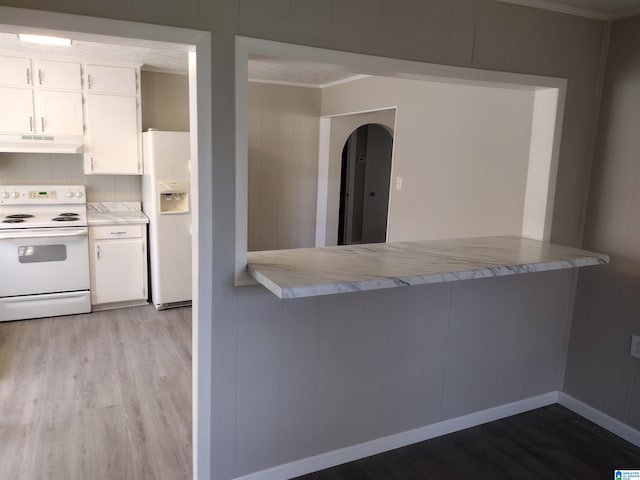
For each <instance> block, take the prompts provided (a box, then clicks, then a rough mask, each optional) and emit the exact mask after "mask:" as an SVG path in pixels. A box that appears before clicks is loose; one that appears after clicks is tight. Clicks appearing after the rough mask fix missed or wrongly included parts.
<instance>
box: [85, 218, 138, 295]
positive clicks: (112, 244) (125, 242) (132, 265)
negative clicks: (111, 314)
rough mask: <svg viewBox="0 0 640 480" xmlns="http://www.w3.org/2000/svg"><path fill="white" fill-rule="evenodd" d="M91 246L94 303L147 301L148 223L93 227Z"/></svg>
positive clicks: (90, 231)
mask: <svg viewBox="0 0 640 480" xmlns="http://www.w3.org/2000/svg"><path fill="white" fill-rule="evenodd" d="M89 248H90V249H91V258H90V260H91V304H92V305H98V306H109V305H105V304H111V305H112V306H118V304H125V305H133V304H142V303H146V302H147V296H148V295H147V281H148V280H147V236H146V225H106V226H102V225H101V226H93V227H90V228H89ZM114 304H115V305H114Z"/></svg>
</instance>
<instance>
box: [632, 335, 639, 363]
mask: <svg viewBox="0 0 640 480" xmlns="http://www.w3.org/2000/svg"><path fill="white" fill-rule="evenodd" d="M630 355H631V356H632V357H634V358H640V335H631V352H630Z"/></svg>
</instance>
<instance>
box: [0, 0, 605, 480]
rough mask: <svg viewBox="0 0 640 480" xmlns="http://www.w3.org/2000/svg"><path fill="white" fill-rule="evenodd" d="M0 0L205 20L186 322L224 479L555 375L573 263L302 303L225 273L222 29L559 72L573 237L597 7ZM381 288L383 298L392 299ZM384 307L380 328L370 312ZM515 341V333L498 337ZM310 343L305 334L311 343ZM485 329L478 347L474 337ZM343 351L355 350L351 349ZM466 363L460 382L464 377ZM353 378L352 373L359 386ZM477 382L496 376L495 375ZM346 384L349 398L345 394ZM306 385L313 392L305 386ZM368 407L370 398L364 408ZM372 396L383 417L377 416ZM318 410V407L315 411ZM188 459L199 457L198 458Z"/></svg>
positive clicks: (592, 86) (430, 0) (227, 146)
mask: <svg viewBox="0 0 640 480" xmlns="http://www.w3.org/2000/svg"><path fill="white" fill-rule="evenodd" d="M0 3H1V4H4V5H12V6H23V7H31V8H41V9H42V8H45V9H57V10H58V11H65V12H72V13H78V14H86V15H95V16H106V17H112V18H118V19H123V20H129V21H144V22H151V23H159V24H164V25H174V26H184V27H193V28H199V29H203V30H208V31H211V33H212V62H213V67H212V71H213V77H214V82H213V87H212V88H213V89H212V105H213V129H212V132H211V136H212V144H213V158H212V159H211V160H210V159H206V158H202V159H200V161H202V162H208V161H212V162H213V163H212V169H213V172H212V178H211V179H210V182H211V183H210V185H211V188H212V191H213V199H212V203H211V204H203V205H201V208H200V212H201V213H202V215H201V216H200V218H199V219H198V220H199V222H200V225H201V226H202V228H203V230H205V231H211V232H212V235H213V240H212V242H213V243H212V245H204V246H203V247H202V248H205V249H208V250H209V251H210V252H211V255H210V256H209V255H207V256H205V257H203V258H211V259H212V263H211V264H208V265H207V264H204V263H202V264H201V265H200V267H201V270H202V272H201V278H203V279H208V278H209V275H212V279H213V280H212V285H211V293H212V295H211V296H210V297H205V296H204V295H203V296H201V298H200V301H202V302H207V304H208V305H212V311H213V315H212V316H213V318H211V319H209V318H201V319H199V321H200V322H202V323H203V325H205V324H209V322H211V334H212V337H211V347H212V359H211V365H201V368H203V369H204V370H205V371H207V372H210V374H211V379H212V382H213V405H212V409H213V411H212V414H213V417H212V423H211V428H212V432H211V439H212V443H213V450H212V452H211V455H212V457H211V460H212V464H211V465H212V469H213V478H214V480H227V479H230V478H233V477H234V476H235V475H237V474H241V473H245V472H250V471H255V470H258V469H262V468H267V467H269V466H273V465H276V464H278V463H281V462H284V461H288V460H292V459H295V458H301V457H304V456H306V455H310V454H313V453H318V452H321V451H323V450H327V449H331V448H337V447H340V446H345V445H348V444H352V443H354V442H357V441H361V440H365V439H371V438H375V437H377V436H379V435H380V434H381V433H385V432H392V431H400V430H404V429H407V428H413V427H418V426H420V425H424V424H425V423H428V422H431V421H432V420H433V419H434V418H437V415H438V413H443V414H444V415H446V416H450V415H459V414H461V413H463V412H470V411H475V410H479V409H482V408H486V407H488V406H491V405H497V404H501V403H504V402H508V401H511V400H514V399H516V398H523V397H527V396H529V395H532V394H535V393H540V392H545V391H548V390H550V389H555V388H557V387H558V386H559V383H560V382H559V380H557V379H556V377H557V376H558V375H559V371H560V369H561V366H562V359H561V356H557V355H556V353H555V352H557V348H558V347H557V344H556V342H560V341H561V340H560V338H559V337H558V334H559V332H558V330H557V329H558V328H559V327H558V325H559V324H562V323H563V322H566V321H567V316H568V312H567V309H568V307H569V305H568V299H569V297H570V295H569V293H570V292H571V285H572V275H571V273H570V272H556V273H548V274H542V275H537V274H536V275H526V276H518V277H505V278H502V279H491V280H486V281H485V280H482V281H477V282H475V281H474V282H465V283H460V284H457V285H453V284H452V285H445V286H439V287H423V288H413V289H406V290H405V289H401V290H394V291H390V290H389V291H378V292H371V293H368V294H362V295H359V294H356V295H350V294H348V295H343V296H333V297H324V298H318V299H312V300H302V301H299V302H298V301H289V302H286V301H279V300H276V299H275V297H274V296H273V295H272V294H270V293H268V292H266V291H265V290H264V289H262V288H261V287H244V288H234V287H233V275H234V246H235V241H234V228H233V222H234V218H235V212H234V198H235V192H234V150H235V146H234V120H233V112H234V95H233V92H234V55H233V51H234V50H233V49H234V35H235V34H238V33H240V34H243V35H247V36H253V37H260V38H267V39H274V40H280V41H288V42H294V43H301V44H306V45H312V46H320V47H327V48H334V49H339V50H346V51H353V52H362V53H368V54H374V55H384V56H391V57H398V58H406V59H417V60H423V61H430V62H439V63H447V64H454V65H461V66H467V67H476V68H487V69H495V70H504V71H514V72H520V73H532V74H541V75H552V76H553V75H555V76H562V77H568V78H569V87H568V88H569V90H568V95H567V110H566V115H565V122H564V125H565V127H564V132H563V141H562V150H561V153H560V164H559V175H558V187H557V194H556V209H555V216H554V222H553V232H552V237H553V239H554V240H556V241H558V242H561V243H567V244H574V245H575V244H579V243H580V239H581V233H580V222H581V215H582V209H583V200H584V194H585V187H586V182H587V178H588V174H589V161H590V156H591V151H590V138H591V136H592V131H593V127H594V120H595V119H594V110H595V108H594V106H595V104H594V98H595V94H596V85H597V74H598V68H599V56H600V49H601V44H602V40H603V35H604V33H605V25H604V23H603V22H600V21H596V20H591V19H585V18H580V17H575V16H570V15H565V14H558V13H552V12H547V11H541V10H536V9H533V8H529V7H524V6H517V5H511V4H506V3H501V2H494V1H491V0H393V1H391V0H336V1H333V0H295V1H294V0H211V1H207V2H200V1H198V0H184V1H182V2H179V3H177V2H167V1H162V2H157V3H154V4H153V5H151V4H150V3H149V1H148V0H130V1H126V2H125V1H121V0H118V1H116V2H111V3H105V2H103V1H97V0H87V1H82V2H81V1H78V0H67V1H65V2H60V3H56V4H55V5H52V4H50V3H49V2H43V1H42V0H0ZM211 272H212V273H211ZM551 285H553V288H552V287H551ZM452 289H453V290H452ZM427 292H428V294H429V295H428V301H429V302H430V305H431V306H430V307H428V308H429V309H430V311H431V312H432V313H429V314H428V316H426V315H423V313H422V312H423V309H424V307H425V303H424V302H425V301H426V300H425V297H427V295H426V294H427ZM449 295H452V297H449ZM547 297H549V298H550V299H553V301H549V299H548V298H547ZM389 298H392V300H390V301H388V302H387V300H388V299H389ZM450 299H451V300H452V304H451V308H452V311H453V312H455V313H453V314H452V318H451V319H450V320H449V319H447V313H448V309H447V308H443V307H442V306H443V305H447V304H448V302H449V300H450ZM541 299H545V301H544V302H541V301H540V300H541ZM205 310H206V309H205ZM383 312H387V313H383ZM531 312H534V314H535V317H536V320H537V321H536V322H534V321H533V318H532V316H531V315H532V314H531ZM427 319H430V320H429V321H427ZM385 321H386V322H389V328H388V329H385V328H383V327H380V326H374V324H375V323H376V322H381V323H384V322H385ZM431 322H433V323H431ZM449 322H452V323H451V324H450V325H451V327H452V328H451V330H450V332H449V334H448V335H449V342H451V343H448V344H449V345H451V344H455V343H456V342H458V344H459V345H465V346H466V345H468V346H469V348H468V349H467V352H468V353H463V354H458V355H453V356H452V357H450V358H448V359H447V360H446V362H448V363H447V365H445V366H442V365H441V364H440V366H439V367H438V368H434V369H432V368H422V366H426V367H430V366H431V365H432V364H434V363H437V362H442V361H443V359H442V357H441V356H440V355H439V356H438V358H436V359H433V361H428V360H423V361H422V362H421V363H417V360H419V359H420V358H421V356H422V355H425V354H429V353H430V351H429V349H425V350H423V349H422V348H421V347H423V344H422V343H421V342H422V341H425V342H426V341H431V340H430V337H431V335H435V336H437V335H438V333H432V332H431V331H430V330H429V329H428V328H427V327H428V326H430V325H434V327H433V328H434V329H435V330H438V328H443V325H449ZM454 324H455V325H456V328H453V326H454ZM525 331H526V333H527V338H542V339H547V340H546V341H545V340H540V341H528V342H526V343H524V344H522V343H520V342H521V341H522V338H523V335H522V332H525ZM471 332H478V334H481V335H482V338H483V341H482V342H480V343H478V344H477V345H476V342H475V338H473V337H468V336H467V335H469V334H470V333H471ZM365 337H366V340H365ZM439 338H442V337H439ZM354 342H355V343H354ZM546 342H551V345H549V344H547V343H546ZM516 343H520V345H522V346H523V347H524V348H523V349H518V350H515V351H514V350H512V349H510V348H509V345H514V344H516ZM312 345H315V346H316V349H315V350H311V351H310V350H309V347H310V346H312ZM354 345H355V349H356V350H357V352H355V351H354ZM380 345H388V346H387V347H386V348H387V351H388V352H389V355H388V356H385V357H384V359H381V358H380V357H379V356H378V355H379V352H380V348H382V347H381V346H380ZM480 346H481V347H482V348H481V351H480V352H479V351H478V350H475V349H476V348H479V347H480ZM469 349H471V350H469ZM458 351H460V350H458ZM462 351H464V350H462ZM549 351H551V352H554V353H553V355H552V356H551V359H552V363H548V362H549V361H550V360H549V358H548V352H549ZM438 352H439V354H441V353H442V350H439V351H438ZM485 353H486V354H487V355H488V356H487V357H484V356H483V355H484V354H485ZM499 353H500V354H499ZM283 356H284V357H283ZM354 356H356V357H357V361H358V363H355V364H354V362H355V361H356V359H354ZM377 362H381V363H377ZM418 366H420V368H418ZM493 366H499V367H500V369H499V370H498V372H500V375H501V376H494V373H495V372H494V371H493V370H492V367H493ZM381 368H382V369H384V371H387V372H388V374H385V377H384V378H386V379H388V381H385V383H383V384H381V382H380V371H381ZM469 368H471V370H468V369H469ZM443 369H444V371H445V372H447V371H448V372H450V373H448V374H446V373H445V378H447V379H448V382H449V383H448V384H447V385H446V386H445V389H444V390H440V393H442V392H444V391H445V390H446V391H449V392H455V391H456V388H457V389H458V390H457V391H459V392H464V395H460V396H458V398H457V399H455V401H453V400H452V397H451V396H446V397H442V400H441V403H442V407H441V409H440V410H438V408H437V400H435V401H434V404H431V405H428V404H427V405H423V404H422V397H418V396H417V395H418V393H416V391H415V389H416V388H417V387H416V385H420V388H423V387H424V386H425V385H430V384H432V383H431V382H433V384H435V383H437V380H432V379H431V378H430V376H431V375H437V374H438V373H439V372H442V371H443ZM532 372H533V375H532ZM469 373H474V376H473V377H470V376H469ZM467 379H469V380H470V382H471V383H470V384H469V386H468V387H466V384H465V381H466V380H467ZM484 379H486V381H485V382H483V380H484ZM554 379H556V380H555V381H554ZM358 382H362V387H357V386H354V385H356V384H358ZM485 385H489V386H491V387H498V388H496V389H495V391H494V392H492V390H491V389H490V388H484V386H485ZM365 387H366V388H365ZM354 389H357V391H355V392H354ZM342 392H344V394H345V395H347V397H346V398H341V396H342V395H343V393H342ZM367 392H372V394H368V393H367ZM316 395H317V396H316ZM313 399H317V400H316V401H313V402H310V400H313ZM383 399H384V400H383ZM381 401H384V403H383V405H382V406H380V404H379V402H381ZM418 403H420V405H419V407H418V406H417V404H418ZM434 405H435V406H434ZM418 408H424V412H426V414H424V415H421V414H419V413H417V410H418ZM365 411H368V412H371V414H370V415H368V416H367V415H365V414H364V412H365ZM381 411H382V412H384V419H385V420H384V424H383V425H384V426H383V427H381V426H380V425H381V424H380V420H377V419H376V418H375V414H376V413H378V412H381ZM325 419H330V420H331V421H328V423H326V424H325V423H322V421H324V420H325ZM352 419H358V420H359V421H360V422H361V423H360V426H359V428H358V429H357V430H356V431H355V432H353V431H347V430H346V428H345V426H344V423H347V424H350V423H348V422H352V421H353V420H352ZM208 426H209V425H203V428H207V427H208ZM201 462H202V463H203V464H204V463H206V460H205V459H203V458H201Z"/></svg>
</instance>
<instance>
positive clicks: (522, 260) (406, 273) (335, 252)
mask: <svg viewBox="0 0 640 480" xmlns="http://www.w3.org/2000/svg"><path fill="white" fill-rule="evenodd" d="M247 260H248V265H247V269H248V271H249V274H250V275H251V276H252V277H253V278H255V279H256V280H257V281H258V282H259V283H261V284H262V285H264V286H265V287H266V288H267V289H269V290H270V291H271V292H273V293H274V294H275V295H277V296H278V297H280V298H284V299H288V298H300V297H312V296H319V295H331V294H334V293H345V292H356V291H363V290H375V289H379V288H394V287H405V286H411V285H424V284H428V283H443V282H452V281H456V280H470V279H476V278H488V277H500V276H505V275H515V274H519V273H531V272H543V271H547V270H560V269H566V268H576V267H586V266H590V265H600V264H606V263H609V257H608V256H607V255H603V254H600V253H594V252H588V251H586V250H580V249H577V248H571V247H565V246H562V245H557V244H553V243H548V242H540V241H537V240H530V239H527V238H521V237H517V236H496V237H478V238H461V239H452V240H427V241H420V242H398V243H377V244H368V245H349V246H341V247H325V248H300V249H292V250H273V251H263V252H249V253H248V255H247Z"/></svg>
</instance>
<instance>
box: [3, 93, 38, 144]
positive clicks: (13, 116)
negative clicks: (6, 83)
mask: <svg viewBox="0 0 640 480" xmlns="http://www.w3.org/2000/svg"><path fill="white" fill-rule="evenodd" d="M33 123H34V118H33V90H31V89H30V88H0V133H31V132H33V127H34V125H33Z"/></svg>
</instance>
